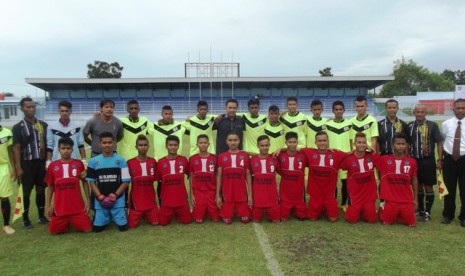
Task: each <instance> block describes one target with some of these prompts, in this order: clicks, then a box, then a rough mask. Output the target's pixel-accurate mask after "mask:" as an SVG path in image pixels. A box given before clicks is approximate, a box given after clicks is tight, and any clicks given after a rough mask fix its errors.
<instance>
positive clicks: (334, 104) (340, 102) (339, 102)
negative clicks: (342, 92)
mask: <svg viewBox="0 0 465 276" xmlns="http://www.w3.org/2000/svg"><path fill="white" fill-rule="evenodd" d="M336 105H341V106H342V108H343V109H344V110H346V107H345V106H344V103H343V102H342V101H334V102H333V110H334V108H335V107H336Z"/></svg>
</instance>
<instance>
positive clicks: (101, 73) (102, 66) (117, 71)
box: [87, 60, 124, 79]
mask: <svg viewBox="0 0 465 276" xmlns="http://www.w3.org/2000/svg"><path fill="white" fill-rule="evenodd" d="M123 69H124V67H122V66H120V65H119V63H118V62H113V63H108V62H105V61H99V60H96V61H94V64H91V63H89V64H87V77H88V78H89V79H112V78H113V79H119V78H121V76H122V74H121V72H122V71H123Z"/></svg>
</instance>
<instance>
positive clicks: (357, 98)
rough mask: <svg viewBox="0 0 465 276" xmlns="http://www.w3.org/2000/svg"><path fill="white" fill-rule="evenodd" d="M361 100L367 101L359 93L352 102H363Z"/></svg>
mask: <svg viewBox="0 0 465 276" xmlns="http://www.w3.org/2000/svg"><path fill="white" fill-rule="evenodd" d="M363 101H365V102H366V101H367V98H366V97H365V96H362V95H360V96H357V97H356V98H355V101H354V102H363Z"/></svg>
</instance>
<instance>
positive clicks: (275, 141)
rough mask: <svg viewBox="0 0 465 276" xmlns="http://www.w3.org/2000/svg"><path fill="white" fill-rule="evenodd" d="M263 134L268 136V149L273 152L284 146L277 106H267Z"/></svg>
mask: <svg viewBox="0 0 465 276" xmlns="http://www.w3.org/2000/svg"><path fill="white" fill-rule="evenodd" d="M265 134H266V135H267V136H268V137H269V138H270V149H269V150H268V152H270V153H274V152H276V151H277V150H280V149H282V148H284V147H285V142H286V139H285V136H284V127H283V124H281V123H280V122H279V107H278V106H276V105H271V106H270V107H269V108H268V120H267V122H266V124H265Z"/></svg>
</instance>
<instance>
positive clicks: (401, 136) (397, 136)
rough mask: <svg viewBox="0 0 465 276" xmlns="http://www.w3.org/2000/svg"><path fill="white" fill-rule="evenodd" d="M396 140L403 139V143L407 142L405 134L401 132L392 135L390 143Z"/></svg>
mask: <svg viewBox="0 0 465 276" xmlns="http://www.w3.org/2000/svg"><path fill="white" fill-rule="evenodd" d="M396 139H404V140H405V142H407V141H408V139H407V135H405V133H403V132H396V133H395V134H394V136H393V137H392V143H394V141H395V140H396Z"/></svg>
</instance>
